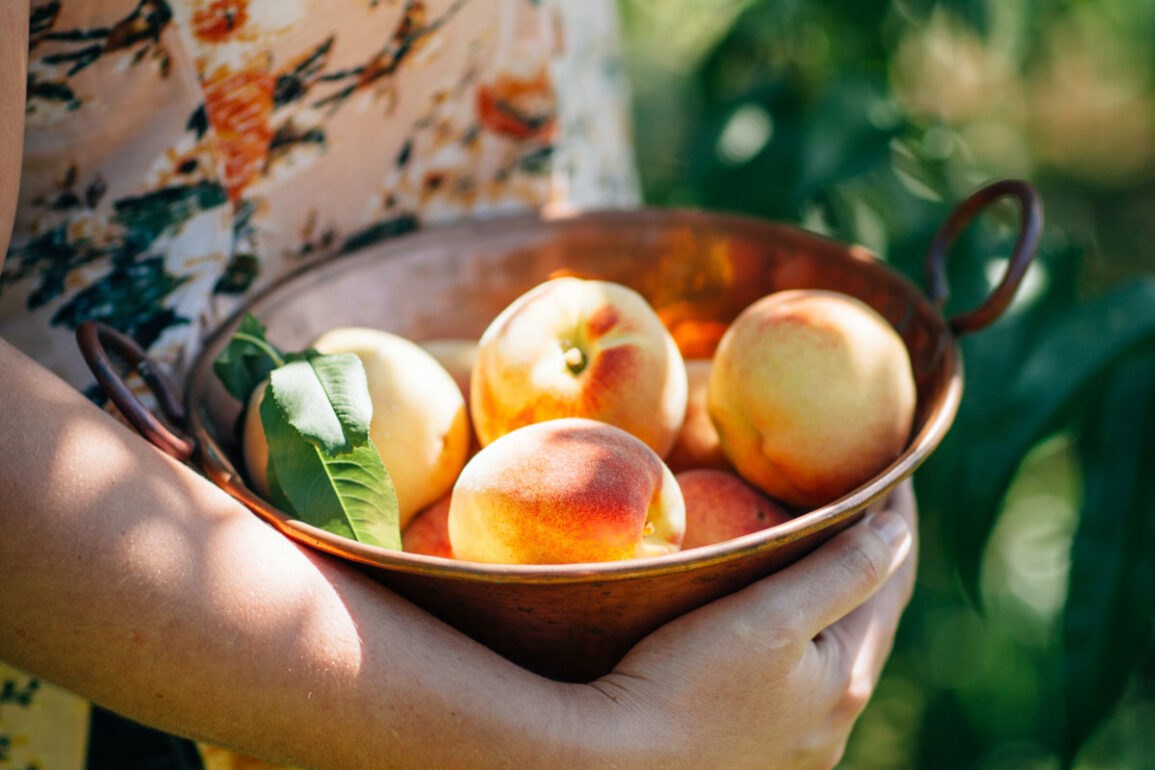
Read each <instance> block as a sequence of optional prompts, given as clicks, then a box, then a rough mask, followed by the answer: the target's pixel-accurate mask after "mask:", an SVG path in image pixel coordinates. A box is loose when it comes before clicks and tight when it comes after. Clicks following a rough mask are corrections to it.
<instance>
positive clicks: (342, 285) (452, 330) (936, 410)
mask: <svg viewBox="0 0 1155 770" xmlns="http://www.w3.org/2000/svg"><path fill="white" fill-rule="evenodd" d="M1007 195H1011V196H1014V197H1017V198H1018V199H1019V201H1020V204H1021V211H1022V223H1021V229H1020V233H1019V240H1018V244H1017V245H1016V249H1015V253H1014V255H1013V257H1012V258H1011V259H1010V261H1009V263H1008V268H1007V272H1006V274H1005V275H1004V277H1003V279H1002V281H1001V283H1000V284H999V285H998V286H997V287H996V288H995V290H994V291H993V293H992V294H991V295H990V297H989V298H988V299H987V300H986V302H984V303H983V305H982V306H980V307H979V308H978V309H976V310H974V311H972V312H969V313H966V314H963V315H960V316H956V317H954V318H952V319H951V320H950V321H947V320H946V319H944V318H943V316H942V314H941V312H940V311H939V309H938V308H939V307H940V306H941V303H942V300H943V297H944V295H945V285H944V282H943V280H942V275H943V261H944V259H945V256H946V252H947V249H948V248H949V246H950V244H951V243H952V242H953V240H954V238H955V236H956V235H957V234H958V233H959V232H960V231H961V230H962V229H963V228H964V227H966V225H967V224H968V223H969V221H970V220H971V219H972V218H973V217H974V216H975V214H977V213H978V212H979V211H980V210H981V209H983V208H984V207H986V206H987V205H988V204H989V203H990V202H992V201H994V200H996V199H998V198H1001V197H1004V196H1007ZM1040 223H1041V209H1040V205H1039V201H1038V198H1037V196H1036V194H1035V192H1034V190H1033V189H1032V188H1031V187H1030V186H1029V185H1027V184H1025V183H1023V182H1017V181H1004V182H999V183H996V184H994V185H991V186H989V187H986V188H984V189H982V190H980V191H979V192H978V193H976V194H975V195H974V196H972V197H971V198H969V199H967V201H965V202H964V203H963V204H961V205H960V206H959V207H958V208H957V209H956V210H955V211H954V212H953V213H952V214H951V215H950V217H949V218H948V219H947V221H946V223H945V224H944V225H943V227H942V229H941V230H940V232H939V235H938V238H936V240H935V243H934V244H933V246H932V248H931V250H930V255H929V257H928V261H927V272H928V279H929V285H930V287H931V288H930V294H929V296H927V295H924V293H923V292H922V291H921V290H920V289H919V288H917V287H916V286H915V285H913V284H912V283H910V282H909V281H908V280H906V279H905V278H903V277H902V276H900V275H899V274H898V273H896V272H895V271H893V270H892V269H890V268H889V267H887V266H886V265H885V264H883V263H881V262H879V261H877V260H876V259H875V258H874V257H873V256H872V255H871V254H869V253H868V252H866V251H865V250H863V249H862V248H859V247H854V246H846V245H843V244H840V243H837V242H834V241H832V240H829V239H826V238H823V237H819V236H817V235H814V234H811V233H808V232H805V231H803V230H800V229H797V228H794V227H789V226H784V225H780V224H773V223H769V222H765V221H758V220H754V219H749V218H743V217H737V216H728V215H722V214H713V213H702V212H688V211H667V210H641V211H628V212H604V213H592V214H582V215H578V216H573V217H571V218H560V219H551V220H544V219H539V218H518V219H505V220H492V221H486V222H477V223H468V224H461V225H456V226H452V227H445V228H436V229H429V230H426V231H423V232H419V233H416V234H413V235H408V236H404V237H400V238H397V239H395V240H390V241H387V242H385V243H382V244H379V245H375V246H371V247H368V248H366V249H364V250H361V251H358V252H355V253H350V254H347V255H344V256H341V257H338V258H335V259H330V260H328V261H323V262H319V263H317V264H313V265H310V266H307V267H306V268H303V269H302V270H300V271H298V272H297V273H295V274H294V275H292V276H290V277H288V278H287V279H286V280H284V281H282V282H281V283H279V284H277V285H276V286H274V287H273V288H272V289H270V290H268V291H266V292H265V293H264V294H262V295H261V296H259V297H257V298H255V299H254V300H253V301H252V302H250V303H249V304H248V305H247V306H246V307H245V308H244V309H243V311H251V312H252V313H253V314H254V315H256V317H257V318H258V319H260V320H261V321H262V322H263V323H265V324H266V325H267V326H268V329H269V336H270V338H271V339H272V340H273V341H274V342H276V343H277V344H279V345H280V346H282V347H283V348H284V349H288V350H293V349H300V348H303V347H304V346H305V345H306V344H307V343H308V341H310V340H311V339H313V338H314V337H315V336H316V335H317V334H319V333H320V332H322V331H324V330H326V329H329V328H333V327H336V326H347V325H363V326H372V327H377V328H380V329H385V330H388V331H392V332H395V333H397V334H401V335H403V336H406V337H408V338H410V339H413V340H415V341H420V340H423V339H430V338H439V337H472V338H477V337H479V336H480V334H481V332H482V331H483V330H484V329H485V327H486V326H487V325H488V323H489V322H490V320H491V319H492V318H493V317H494V316H496V315H497V313H498V312H499V311H500V310H501V309H502V308H504V307H505V306H506V305H507V304H508V303H509V302H511V301H512V300H513V299H514V298H516V297H517V296H519V295H520V294H521V293H523V292H524V291H526V290H527V289H529V288H530V287H532V286H534V285H536V284H537V283H540V282H541V281H543V280H546V279H547V278H549V277H551V276H554V275H557V274H559V273H569V274H579V275H586V276H596V277H599V278H602V279H606V280H612V281H617V282H620V283H624V284H627V285H629V286H632V287H633V288H635V289H637V290H638V291H639V292H641V293H642V294H643V295H644V296H645V297H646V298H647V299H648V300H649V301H650V302H651V303H652V305H653V307H654V308H655V309H656V310H657V311H658V313H659V315H660V316H661V317H662V318H663V320H665V321H666V322H667V324H668V326H669V327H670V328H671V330H672V331H673V333H674V335H675V339H677V340H678V341H679V344H680V345H681V346H682V347H683V350H684V352H686V353H687V354H688V355H690V356H694V355H704V354H705V355H708V354H709V352H710V351H711V350H712V345H713V344H714V343H715V342H716V340H717V337H718V336H719V335H720V333H721V331H722V330H723V329H724V328H725V325H726V324H727V323H728V322H729V321H730V320H732V319H733V318H734V317H735V316H736V315H737V314H738V313H739V312H740V311H741V310H742V309H743V308H744V307H746V306H747V305H748V304H750V303H751V302H753V301H754V300H756V299H758V298H760V297H762V296H764V295H766V294H769V293H770V292H773V291H777V290H780V289H790V288H802V287H815V288H826V289H833V290H837V291H841V292H845V293H848V294H852V295H855V296H857V297H859V298H861V299H863V300H864V301H866V302H867V303H869V304H870V305H872V306H873V307H874V308H875V309H876V310H878V311H879V312H880V313H881V314H882V315H883V316H885V317H886V318H887V319H889V320H890V322H891V323H892V324H893V325H894V326H895V328H896V329H897V330H898V331H899V333H900V334H901V336H902V338H903V340H904V341H905V343H906V346H907V348H908V349H909V352H910V356H911V360H912V362H913V368H914V373H915V378H916V382H917V387H918V410H917V414H916V417H915V422H914V428H913V430H912V432H911V436H910V440H909V443H908V445H907V447H906V449H905V451H904V452H903V453H902V455H901V456H900V457H898V458H897V459H896V460H895V461H894V462H893V463H892V464H891V465H890V466H889V467H888V468H886V469H885V470H884V471H882V472H881V473H880V474H878V475H877V476H876V477H875V478H873V479H871V480H870V481H869V482H868V483H866V484H864V485H862V486H861V487H859V488H858V489H855V490H853V491H852V492H850V493H849V494H847V495H845V496H843V497H842V498H840V499H838V500H835V501H833V502H831V503H829V504H827V505H824V506H822V507H820V508H817V509H815V510H812V511H809V512H807V513H805V514H803V515H801V516H799V517H797V518H795V519H793V520H791V521H789V522H787V523H785V524H782V525H780V526H777V527H773V528H771V529H768V530H764V531H762V532H757V533H754V534H750V535H746V536H744V537H740V538H738V539H735V540H731V541H728V542H724V543H718V544H715V545H712V546H708V547H704V548H698V549H693V550H688V551H683V552H681V553H678V554H674V555H671V556H662V557H657V558H647V559H637V560H632V561H624V562H613V563H598V564H567V565H549V566H524V565H485V564H476V563H470V562H460V561H452V560H447V559H441V558H438V557H433V556H422V555H414V554H406V553H400V552H395V551H389V550H384V549H381V548H377V547H374V546H369V545H364V544H360V543H357V542H354V541H351V540H348V539H346V538H343V537H340V536H337V535H333V534H330V533H328V532H326V531H323V530H321V529H318V528H315V527H312V526H310V525H308V524H305V523H303V522H300V521H297V520H295V519H292V518H290V517H289V516H288V515H286V514H284V513H282V512H281V511H279V510H277V509H276V508H275V507H273V506H271V505H270V504H269V503H267V502H265V501H264V500H262V499H261V498H259V497H258V496H257V495H256V494H254V493H253V491H252V490H251V489H250V488H249V487H248V486H247V483H246V480H245V477H244V475H243V474H241V473H240V472H238V470H237V468H238V467H243V464H242V463H240V462H239V457H240V453H239V444H238V441H237V435H236V426H237V424H238V416H239V413H240V409H241V404H239V403H238V402H237V401H235V400H234V399H232V398H231V397H230V396H229V395H228V394H227V393H226V392H225V390H224V388H223V387H222V386H221V385H220V383H219V381H218V380H217V378H216V377H215V376H214V374H213V372H212V366H211V363H212V361H213V359H214V358H215V357H216V356H217V354H218V353H219V352H220V351H221V349H222V348H223V346H224V345H225V344H226V343H227V341H228V339H229V338H230V336H231V335H232V333H233V330H234V329H235V327H236V325H237V324H238V323H239V318H240V314H238V315H237V316H236V317H234V319H233V320H232V321H230V322H228V323H226V324H224V325H223V326H222V327H220V328H218V329H217V330H216V331H215V332H214V333H213V334H212V335H211V336H210V337H209V338H208V340H207V341H206V343H205V345H204V348H203V352H202V353H201V355H200V356H199V358H198V359H197V360H196V362H195V364H194V366H193V368H192V369H191V371H190V374H189V376H188V378H187V381H186V383H185V384H186V388H185V401H184V404H185V408H186V409H187V412H186V411H185V409H182V406H181V404H180V403H179V402H178V400H177V399H175V398H173V397H172V396H171V394H169V393H167V390H166V386H165V383H164V381H163V377H160V376H159V372H157V371H156V370H155V367H150V366H143V367H141V368H142V373H143V374H145V375H146V379H147V380H148V381H149V382H150V384H151V385H152V386H153V389H154V390H157V391H158V395H160V406H161V407H162V409H163V411H164V412H165V413H166V414H167V415H168V417H169V421H168V422H169V425H176V426H179V427H185V426H187V434H185V435H182V433H181V432H179V431H174V430H170V429H169V428H168V427H166V426H165V425H164V424H162V423H161V422H160V421H158V420H157V418H155V417H154V416H153V415H152V414H150V413H149V412H148V411H147V410H145V409H144V408H143V407H141V405H140V402H139V401H137V400H136V399H135V397H133V396H132V393H131V392H130V391H129V389H128V388H126V387H125V386H124V383H123V381H122V380H121V379H120V376H119V375H118V374H117V373H116V372H115V371H114V370H113V367H112V365H111V363H110V361H109V359H108V356H107V355H106V354H105V353H104V350H103V347H102V346H103V345H108V346H109V347H115V348H116V349H117V351H119V352H120V353H121V355H122V357H124V358H126V359H128V360H129V363H130V364H141V363H147V359H144V357H143V353H141V352H140V351H139V349H136V348H135V346H134V345H132V344H131V342H130V341H128V340H126V339H125V338H123V337H122V336H121V335H118V334H117V333H115V332H113V331H112V330H111V329H108V328H107V327H100V326H98V325H95V324H86V325H85V326H84V327H83V328H82V329H80V330H79V331H78V335H79V338H80V341H81V347H82V349H83V350H84V352H85V354H86V357H87V358H88V360H89V362H90V364H91V365H92V366H93V370H94V372H96V374H97V376H98V379H99V380H100V381H101V384H102V385H104V387H105V389H106V391H107V392H108V393H109V394H110V396H112V398H113V400H114V401H115V402H116V403H117V405H118V406H119V407H120V409H121V411H122V412H124V413H125V415H126V416H127V417H128V418H129V419H130V420H131V421H133V423H134V424H135V425H137V426H138V428H139V429H140V430H141V432H142V433H143V434H145V435H146V436H147V437H149V438H150V439H151V440H152V441H153V442H154V443H156V444H157V445H158V446H160V447H161V448H162V449H164V450H165V451H167V452H170V453H171V454H174V455H175V456H177V457H181V458H182V459H190V458H191V459H192V461H193V462H194V463H195V465H196V466H197V467H199V469H200V470H201V471H203V472H204V474H205V475H207V476H208V478H209V479H211V480H212V481H213V482H214V483H216V484H218V485H219V486H221V487H222V488H224V489H225V490H227V491H228V492H229V493H230V494H232V495H233V496H234V497H236V498H237V499H238V500H240V501H241V502H242V503H244V504H245V505H246V506H248V507H249V508H250V509H251V510H252V511H253V512H254V513H256V514H257V515H259V516H260V517H262V518H263V519H264V520H266V521H267V522H268V523H270V524H271V525H272V526H274V527H276V528H277V529H278V530H279V531H281V532H282V533H284V534H285V535H286V536H288V537H290V538H292V539H294V540H296V541H298V542H301V543H304V544H306V545H308V546H311V547H313V548H316V549H319V550H321V551H324V552H326V553H329V554H332V555H333V556H335V557H338V558H341V559H345V560H348V561H350V562H352V563H354V564H355V565H357V566H358V567H359V568H360V569H361V570H363V571H364V572H365V573H367V574H368V575H370V576H372V577H373V578H374V579H375V580H377V581H379V582H380V583H382V584H384V585H385V586H388V587H389V588H390V589H392V590H394V591H396V592H397V593H398V594H400V595H402V596H404V597H406V598H408V599H409V600H411V601H412V602H414V603H415V604H417V605H419V606H421V607H423V608H425V609H426V610H428V611H429V612H431V613H432V614H434V615H435V616H437V617H439V618H441V619H443V620H444V621H446V622H447V623H449V624H450V625H452V626H455V627H456V628H458V629H460V630H461V631H463V632H464V633H466V634H468V635H469V636H471V637H473V638H474V639H476V640H478V641H479V642H481V643H483V644H485V645H487V646H489V647H490V648H492V649H493V650H495V651H497V652H498V653H500V654H502V655H504V656H506V657H507V658H509V659H510V660H512V661H514V662H516V663H518V664H520V665H522V666H524V667H526V668H528V669H530V670H533V671H536V672H538V673H541V674H543V675H546V676H549V677H553V678H557V679H563V680H570V681H586V680H590V679H593V678H596V677H597V676H600V675H601V674H604V673H606V672H607V671H609V670H610V669H611V668H612V667H613V665H614V664H615V663H616V662H617V661H618V660H620V659H621V657H622V656H623V655H624V653H625V652H626V651H627V650H629V648H630V647H631V646H632V645H634V644H635V643H636V642H637V641H638V640H639V639H641V638H642V637H643V636H645V635H646V634H648V633H649V632H651V631H653V630H654V629H655V628H657V627H658V626H660V625H662V624H663V623H665V622H667V621H669V620H671V619H672V618H675V617H677V616H678V615H681V614H682V613H685V612H687V611H689V610H691V609H693V608H695V607H698V606H701V605H702V604H704V603H706V602H709V601H711V600H712V599H715V598H717V597H720V596H723V595H725V594H727V593H730V592H732V591H734V590H736V589H738V588H741V587H742V586H745V585H747V584H749V583H751V582H752V581H754V580H757V579H758V578H761V577H764V576H766V575H768V574H770V573H772V572H774V571H775V570H777V569H780V568H781V567H783V566H785V565H787V564H789V563H790V562H792V561H794V560H796V559H798V558H799V557H800V556H802V555H804V554H806V553H807V552H809V551H811V550H813V549H814V548H815V547H816V546H818V545H819V544H820V543H821V542H823V541H824V540H826V539H828V538H829V537H831V536H832V535H833V534H835V533H836V532H838V531H839V530H841V529H843V528H845V527H847V526H848V525H850V524H851V523H852V522H854V521H855V520H856V519H857V518H859V517H860V516H861V515H862V513H863V511H864V509H865V508H866V507H867V506H868V505H870V504H871V503H872V502H874V501H876V500H879V499H880V498H882V497H883V496H884V495H886V494H887V492H888V491H890V490H891V489H892V488H893V487H894V486H895V485H896V484H898V483H899V482H900V481H902V480H903V479H905V478H906V477H908V476H909V475H910V474H911V473H912V472H913V471H914V469H915V468H916V467H917V466H918V465H919V464H920V463H922V462H923V461H924V460H925V459H926V458H927V456H928V455H929V454H930V453H931V451H932V450H933V449H934V448H935V447H936V446H937V445H938V443H939V442H940V441H941V440H942V438H943V436H944V435H945V434H946V432H947V430H948V429H949V427H950V425H951V422H952V420H953V419H954V415H955V412H956V410H957V408H958V404H959V399H960V397H961V395H962V388H963V376H962V364H961V359H960V356H959V349H958V346H957V341H956V337H957V335H959V334H962V333H965V332H970V331H975V330H977V329H980V328H982V327H983V326H986V325H987V324H989V323H990V322H992V321H993V320H995V318H997V317H998V316H999V315H1000V314H1001V313H1002V311H1003V310H1004V309H1005V308H1006V306H1007V305H1008V304H1009V302H1010V300H1011V298H1012V297H1013V294H1014V292H1015V289H1016V288H1017V285H1018V283H1019V281H1020V279H1021V278H1022V275H1023V273H1024V272H1025V270H1026V268H1027V266H1028V264H1029V262H1030V259H1031V257H1032V255H1033V253H1034V248H1035V244H1036V242H1037V239H1038V234H1039V228H1040ZM243 311H242V312H243ZM186 415H187V416H186Z"/></svg>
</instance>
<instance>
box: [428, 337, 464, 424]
mask: <svg viewBox="0 0 1155 770" xmlns="http://www.w3.org/2000/svg"><path fill="white" fill-rule="evenodd" d="M417 344H418V345H420V346H421V347H422V349H424V350H425V352H426V353H428V354H429V355H431V356H433V357H434V358H436V359H437V363H439V364H441V365H442V366H443V367H445V371H447V372H449V376H450V377H452V378H453V381H454V382H456V383H457V387H458V388H460V389H461V394H462V395H463V396H465V409H466V412H468V411H469V377H470V374H471V373H472V372H473V362H474V361H476V360H477V340H470V339H462V338H457V337H444V338H437V339H431V340H422V341H421V342H419V343H417Z"/></svg>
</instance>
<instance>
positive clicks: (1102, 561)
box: [1062, 345, 1155, 766]
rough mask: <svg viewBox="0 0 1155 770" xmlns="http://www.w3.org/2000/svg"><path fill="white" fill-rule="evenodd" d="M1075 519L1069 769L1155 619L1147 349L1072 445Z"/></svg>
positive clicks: (1067, 689) (1123, 364) (1154, 374)
mask: <svg viewBox="0 0 1155 770" xmlns="http://www.w3.org/2000/svg"><path fill="white" fill-rule="evenodd" d="M1079 449H1080V456H1081V459H1082V462H1083V478H1084V486H1083V512H1082V518H1081V519H1080V522H1079V529H1078V531H1077V532H1076V533H1075V540H1074V544H1073V545H1072V548H1071V571H1070V575H1069V584H1068V592H1067V604H1066V607H1065V611H1064V614H1063V643H1064V659H1063V669H1062V687H1063V693H1064V696H1065V706H1066V714H1065V716H1066V726H1065V727H1066V729H1065V730H1064V731H1063V733H1064V737H1065V739H1066V745H1065V746H1064V747H1063V754H1064V759H1065V761H1066V762H1067V764H1068V766H1069V765H1070V763H1071V762H1072V761H1073V760H1074V758H1075V755H1076V754H1077V753H1078V750H1079V747H1080V746H1081V745H1082V744H1083V742H1084V741H1085V740H1086V739H1087V738H1088V737H1089V736H1090V734H1091V733H1092V732H1093V730H1094V729H1095V727H1096V726H1097V725H1098V724H1099V723H1100V722H1101V721H1102V720H1103V719H1104V717H1106V716H1107V714H1108V713H1109V712H1110V710H1111V708H1112V707H1113V706H1114V705H1115V703H1116V702H1117V701H1118V700H1119V698H1120V697H1121V696H1122V694H1123V690H1124V687H1125V685H1126V683H1127V680H1128V678H1129V676H1130V674H1131V672H1132V670H1133V668H1134V667H1135V665H1136V663H1137V661H1138V660H1139V658H1140V655H1141V653H1142V651H1143V650H1144V649H1145V645H1146V643H1147V642H1148V641H1149V640H1150V638H1151V627H1152V623H1151V622H1152V616H1153V615H1155V474H1152V473H1151V470H1152V468H1155V346H1152V345H1147V346H1144V347H1143V348H1142V349H1140V350H1139V351H1137V352H1136V354H1134V355H1131V356H1129V357H1127V358H1125V359H1123V360H1122V361H1120V362H1119V363H1118V364H1117V365H1116V366H1114V367H1112V370H1111V372H1110V378H1109V380H1108V383H1107V385H1106V387H1105V388H1103V390H1102V393H1101V394H1100V398H1099V399H1097V402H1096V403H1095V404H1094V406H1093V408H1092V409H1091V411H1090V412H1089V414H1088V420H1087V422H1086V426H1085V429H1084V432H1083V434H1082V436H1081V438H1080V441H1079Z"/></svg>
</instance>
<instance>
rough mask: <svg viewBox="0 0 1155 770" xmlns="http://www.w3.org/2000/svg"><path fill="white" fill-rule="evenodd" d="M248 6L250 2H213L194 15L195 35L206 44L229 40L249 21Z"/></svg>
mask: <svg viewBox="0 0 1155 770" xmlns="http://www.w3.org/2000/svg"><path fill="white" fill-rule="evenodd" d="M248 4H249V0H212V2H211V3H209V5H208V7H207V8H200V9H198V10H197V12H196V13H194V14H193V19H192V28H193V34H194V35H196V36H197V39H199V40H202V41H204V42H206V43H221V42H224V41H225V40H228V39H229V38H230V37H231V36H232V35H233V33H234V32H236V31H237V30H238V29H240V28H241V27H242V26H243V25H244V23H245V22H246V21H247V20H248V18H249V9H248Z"/></svg>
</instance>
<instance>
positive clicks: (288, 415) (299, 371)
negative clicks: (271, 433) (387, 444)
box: [269, 350, 373, 456]
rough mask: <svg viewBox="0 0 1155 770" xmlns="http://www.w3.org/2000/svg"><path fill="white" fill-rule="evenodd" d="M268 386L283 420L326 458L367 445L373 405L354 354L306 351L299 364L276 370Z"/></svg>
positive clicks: (288, 364)
mask: <svg viewBox="0 0 1155 770" xmlns="http://www.w3.org/2000/svg"><path fill="white" fill-rule="evenodd" d="M269 382H270V384H271V386H272V387H271V389H270V391H269V392H270V393H271V395H272V397H273V399H275V400H276V402H277V406H278V408H279V409H280V410H281V413H282V414H283V415H284V418H285V420H286V421H287V422H288V423H289V424H290V425H292V426H293V428H294V429H296V431H297V432H298V433H300V434H301V436H303V437H304V438H305V440H306V441H308V442H310V443H311V444H314V445H315V446H317V447H319V448H320V449H322V450H324V452H325V453H326V454H328V455H329V456H336V455H337V454H339V453H342V452H348V451H350V450H352V449H353V448H354V447H355V446H359V445H362V444H365V443H366V442H368V440H369V422H370V420H371V419H372V417H373V402H372V400H371V399H370V397H369V381H368V378H367V377H366V375H365V366H364V365H363V364H362V363H361V359H359V358H358V357H357V356H356V354H354V353H340V354H336V355H328V356H323V355H320V354H319V353H317V352H316V351H312V350H310V351H306V352H305V354H304V358H303V359H300V360H294V361H291V362H290V363H287V364H285V365H284V366H282V367H280V368H278V369H276V370H274V371H273V372H272V373H271V374H270V375H269Z"/></svg>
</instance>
